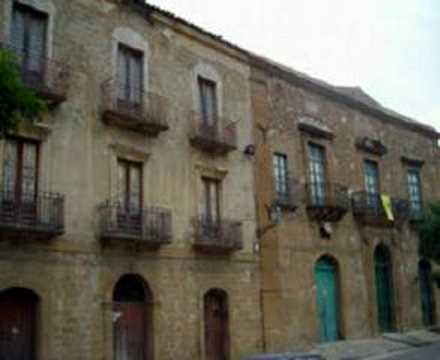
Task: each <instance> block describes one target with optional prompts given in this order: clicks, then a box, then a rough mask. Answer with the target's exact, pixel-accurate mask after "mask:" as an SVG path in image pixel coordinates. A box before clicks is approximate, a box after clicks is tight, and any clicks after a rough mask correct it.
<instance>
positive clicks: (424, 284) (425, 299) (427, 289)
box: [419, 260, 435, 326]
mask: <svg viewBox="0 0 440 360" xmlns="http://www.w3.org/2000/svg"><path fill="white" fill-rule="evenodd" d="M419 283H420V297H421V304H422V319H423V325H425V326H432V325H434V324H435V302H434V294H433V291H432V277H431V264H430V263H429V262H428V261H426V260H421V261H420V262H419Z"/></svg>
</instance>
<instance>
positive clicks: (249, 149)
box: [243, 144, 256, 156]
mask: <svg viewBox="0 0 440 360" xmlns="http://www.w3.org/2000/svg"><path fill="white" fill-rule="evenodd" d="M255 150H256V149H255V145H253V144H249V145H246V147H245V148H244V151H243V152H244V154H245V155H247V156H254V155H255Z"/></svg>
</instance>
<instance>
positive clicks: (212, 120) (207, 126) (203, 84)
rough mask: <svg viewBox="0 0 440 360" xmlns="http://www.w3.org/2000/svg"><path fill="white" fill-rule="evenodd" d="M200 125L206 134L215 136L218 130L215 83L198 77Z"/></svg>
mask: <svg viewBox="0 0 440 360" xmlns="http://www.w3.org/2000/svg"><path fill="white" fill-rule="evenodd" d="M198 83H199V92H200V109H201V116H202V118H201V120H202V123H201V126H202V128H203V131H204V134H205V135H206V136H209V137H212V138H216V136H217V131H218V126H217V122H218V108H217V85H216V83H215V82H214V81H211V80H208V79H205V78H203V77H199V78H198Z"/></svg>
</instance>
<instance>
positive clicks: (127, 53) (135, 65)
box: [118, 44, 144, 105]
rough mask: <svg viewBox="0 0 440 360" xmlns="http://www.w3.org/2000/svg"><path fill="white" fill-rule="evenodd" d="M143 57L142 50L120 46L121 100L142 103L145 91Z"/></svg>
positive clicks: (119, 84)
mask: <svg viewBox="0 0 440 360" xmlns="http://www.w3.org/2000/svg"><path fill="white" fill-rule="evenodd" d="M143 58H144V55H143V53H142V52H141V51H137V50H134V49H131V48H129V47H127V46H124V45H121V44H120V45H119V48H118V88H119V92H118V99H119V101H120V102H125V103H130V104H131V105H132V104H139V105H140V104H141V100H142V92H143V63H144V61H143Z"/></svg>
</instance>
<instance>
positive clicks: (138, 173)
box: [117, 159, 142, 234]
mask: <svg viewBox="0 0 440 360" xmlns="http://www.w3.org/2000/svg"><path fill="white" fill-rule="evenodd" d="M118 170H119V183H118V187H119V202H118V214H117V216H118V227H119V228H120V229H121V230H123V231H125V232H127V233H134V234H139V233H140V232H141V231H142V210H141V209H142V164H140V163H137V162H132V161H127V160H122V159H120V160H119V162H118Z"/></svg>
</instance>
